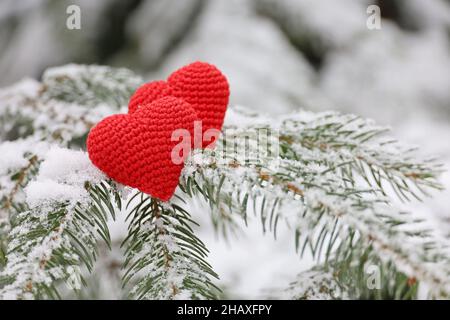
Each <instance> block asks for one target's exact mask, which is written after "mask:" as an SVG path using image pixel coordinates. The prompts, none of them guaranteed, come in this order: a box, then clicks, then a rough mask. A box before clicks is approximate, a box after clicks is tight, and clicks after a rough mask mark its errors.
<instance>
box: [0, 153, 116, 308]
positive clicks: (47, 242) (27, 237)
mask: <svg viewBox="0 0 450 320" xmlns="http://www.w3.org/2000/svg"><path fill="white" fill-rule="evenodd" d="M55 161H57V162H59V161H65V164H66V165H68V168H66V171H64V172H59V173H61V175H58V177H55V176H52V175H53V172H52V170H53V169H52V168H54V166H55V164H56V163H57V162H56V163H55ZM71 164H73V165H74V166H75V167H74V166H71ZM86 165H90V164H89V160H88V159H87V156H86V155H85V154H84V153H82V152H76V151H69V150H64V149H52V151H51V152H50V153H49V154H48V157H47V158H46V159H45V160H44V162H43V163H42V165H41V170H40V173H39V176H38V177H37V180H36V181H33V182H31V183H30V184H29V185H28V186H27V188H26V190H25V191H26V193H27V202H28V204H29V206H30V208H31V209H30V210H29V211H25V212H22V213H19V214H17V215H16V216H14V219H12V221H11V231H10V232H9V234H8V238H9V239H8V245H7V254H6V260H7V263H6V266H5V268H4V270H3V271H2V272H1V273H0V279H1V280H0V297H1V298H3V299H30V298H58V297H59V293H58V284H60V282H61V281H69V282H70V281H72V280H78V279H79V281H81V283H83V278H82V276H81V274H80V273H78V272H79V270H81V269H79V268H80V267H82V266H84V267H86V268H87V269H88V271H91V270H92V268H93V263H94V261H95V259H96V257H97V240H98V239H99V238H101V239H103V240H104V241H105V242H106V243H107V244H109V243H110V236H109V231H108V227H107V225H106V222H107V220H108V218H109V216H113V217H114V210H115V208H114V206H113V204H112V203H113V200H111V199H113V198H114V197H115V191H114V189H112V188H111V187H110V186H108V185H107V184H105V183H104V182H101V180H99V179H102V178H103V175H101V174H99V173H97V172H96V169H95V168H91V167H88V168H86ZM80 168H82V169H83V170H80ZM89 168H90V169H89ZM77 174H78V175H77ZM52 178H53V179H54V180H51V179H52ZM93 183H95V184H93ZM48 189H51V190H48ZM42 192H44V194H42ZM48 192H53V193H54V194H51V196H50V194H48ZM74 277H75V279H74ZM81 283H78V284H75V285H76V286H75V287H72V288H73V289H78V285H80V284H81Z"/></svg>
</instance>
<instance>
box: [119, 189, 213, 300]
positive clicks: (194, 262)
mask: <svg viewBox="0 0 450 320" xmlns="http://www.w3.org/2000/svg"><path fill="white" fill-rule="evenodd" d="M136 200H137V201H136ZM128 205H129V206H131V205H134V207H132V209H131V210H130V213H129V215H128V218H127V219H129V220H130V222H129V233H128V237H127V238H126V239H125V241H124V243H123V245H124V246H126V253H125V255H126V261H125V264H124V268H125V269H126V272H125V275H124V280H123V282H124V286H125V285H127V284H129V283H132V289H131V291H130V296H131V297H134V298H137V299H212V298H215V297H216V296H217V293H218V292H219V291H220V290H219V289H218V288H217V287H216V286H215V285H214V284H213V282H212V281H213V280H214V279H217V278H218V276H217V274H216V273H215V272H214V271H213V270H212V267H211V266H210V265H209V264H208V262H207V261H206V257H207V253H208V250H207V249H206V247H205V245H204V244H203V243H202V242H201V240H200V239H199V238H197V237H196V236H195V234H194V231H193V229H192V226H193V225H196V223H195V222H194V221H193V220H192V219H191V217H190V214H189V213H188V212H187V211H186V210H185V209H183V208H182V207H181V206H180V205H178V204H166V203H161V202H159V201H157V200H155V199H153V198H151V197H148V196H147V195H144V194H142V193H139V192H138V193H136V194H135V195H134V197H132V198H131V199H130V201H129V203H128Z"/></svg>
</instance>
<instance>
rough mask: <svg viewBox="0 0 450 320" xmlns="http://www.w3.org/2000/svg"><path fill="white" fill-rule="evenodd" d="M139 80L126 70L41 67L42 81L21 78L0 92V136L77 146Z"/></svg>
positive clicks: (118, 106)
mask: <svg viewBox="0 0 450 320" xmlns="http://www.w3.org/2000/svg"><path fill="white" fill-rule="evenodd" d="M141 82H142V79H141V78H140V77H138V76H136V75H134V74H133V73H132V72H131V71H129V70H126V69H116V68H110V67H101V66H85V65H68V66H63V67H56V68H50V69H47V70H46V72H45V73H44V76H43V82H42V83H40V82H37V81H34V80H29V79H25V80H23V81H21V82H19V83H17V84H15V85H12V86H10V87H8V88H4V89H2V90H0V123H2V124H4V128H5V130H4V132H2V134H1V136H0V138H1V139H7V140H14V139H17V138H19V137H21V138H24V137H27V136H29V135H34V136H35V137H36V138H39V139H45V140H47V141H49V142H57V143H63V145H66V144H68V143H75V144H76V143H78V144H80V145H83V139H84V137H85V135H86V134H87V132H88V131H89V129H90V128H91V127H92V126H93V125H94V124H95V123H97V122H98V121H100V120H101V119H102V118H104V117H105V116H107V115H110V114H112V113H114V112H117V111H118V110H119V109H120V107H123V106H125V105H126V104H127V102H128V99H129V97H130V95H131V94H132V93H133V92H134V90H135V89H136V88H137V86H138V85H139V84H140V83H141ZM77 139H81V140H82V141H81V142H80V141H78V140H77Z"/></svg>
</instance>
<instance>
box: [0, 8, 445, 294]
mask: <svg viewBox="0 0 450 320" xmlns="http://www.w3.org/2000/svg"><path fill="white" fill-rule="evenodd" d="M70 4H77V5H79V6H80V8H81V23H82V24H81V30H68V29H67V28H66V18H67V14H66V8H67V6H68V5H70ZM370 4H377V5H379V6H380V8H381V14H382V18H383V20H382V24H381V30H369V29H368V28H367V27H366V20H367V17H368V14H367V13H366V9H367V6H368V5H370ZM194 60H203V61H208V62H210V63H213V64H216V65H217V66H218V67H219V68H220V69H221V70H222V71H223V72H224V73H225V74H226V75H227V77H228V80H229V82H230V88H231V104H239V105H245V106H247V107H250V108H251V109H253V110H255V111H260V112H264V113H269V114H271V113H274V114H275V113H277V114H279V113H286V112H289V111H292V110H295V109H299V108H303V109H307V110H312V111H322V110H329V109H332V110H339V111H345V112H351V113H355V114H358V115H361V116H364V117H370V118H373V119H375V120H376V121H377V122H378V123H379V124H381V125H390V126H391V127H392V129H393V131H394V134H395V136H396V137H397V138H399V139H401V140H403V141H406V142H408V143H411V144H415V145H418V146H420V147H421V150H422V153H425V154H427V155H428V154H436V155H438V156H439V157H440V159H441V161H442V162H443V163H444V164H445V168H446V169H447V168H448V167H449V164H450V149H449V148H448V145H449V143H448V140H449V138H450V121H449V120H450V90H449V89H450V1H448V0H428V1H420V0H384V1H375V0H369V1H366V0H340V1H333V0H209V1H203V0H183V1H179V0H178V1H177V0H147V1H146V0H130V1H120V0H96V1H90V0H72V1H66V0H64V1H60V0H59V1H56V0H53V1H50V0H48V1H46V0H21V1H16V0H1V1H0V75H1V76H0V86H2V87H3V86H8V85H11V84H13V83H14V82H16V81H18V80H20V79H22V78H24V77H32V78H37V79H39V77H40V76H41V74H42V72H43V71H44V70H45V69H46V68H47V67H50V66H57V65H63V64H67V63H85V64H104V65H111V66H120V67H127V68H130V69H132V70H134V71H136V72H137V73H139V74H141V75H143V76H144V78H145V79H147V80H153V79H162V78H165V77H166V76H167V75H168V74H169V73H170V72H171V71H172V70H175V69H176V68H178V67H180V66H182V65H184V64H187V63H189V62H191V61H194ZM442 178H443V179H442V182H443V184H444V185H445V186H446V187H447V189H449V188H450V174H449V173H444V175H443V176H442ZM449 195H450V193H449V191H448V190H447V191H444V192H436V193H434V194H433V199H428V200H425V201H424V202H423V203H417V202H413V203H412V204H409V205H408V206H410V207H409V209H410V210H411V211H413V212H415V213H416V214H418V215H420V216H421V217H426V218H427V219H429V221H430V223H432V224H433V225H434V226H435V229H436V231H437V232H439V233H440V234H442V235H443V236H445V237H447V238H448V237H450V211H449V209H448V205H447V203H448V198H449ZM399 205H402V204H401V203H399ZM406 208H407V207H406ZM191 212H193V213H195V219H196V220H197V221H199V222H200V224H201V228H200V229H199V233H198V235H199V237H200V238H201V239H202V240H203V241H205V243H206V245H207V246H208V248H209V249H210V256H209V261H210V262H211V264H212V266H213V267H214V269H215V270H216V271H217V272H218V273H219V274H220V275H221V284H222V285H224V286H225V288H224V289H225V294H226V295H229V296H232V297H235V298H258V297H263V296H266V295H267V294H268V292H272V290H274V289H276V288H277V287H286V285H287V284H288V283H289V282H290V281H291V280H292V276H293V275H295V274H297V273H298V272H299V271H301V270H302V269H307V268H308V267H309V266H310V265H309V264H308V263H309V262H308V260H307V259H306V260H305V259H303V260H302V261H301V263H299V262H300V261H299V260H300V258H299V257H298V255H297V254H296V253H295V250H294V249H293V246H294V244H293V243H292V241H291V234H287V235H286V236H283V232H279V235H278V239H277V241H275V242H274V241H273V238H272V235H270V234H268V235H262V234H261V229H260V227H259V226H258V224H257V223H254V224H249V227H243V228H242V229H241V231H238V232H237V233H236V234H235V235H233V236H231V237H228V238H227V241H218V238H219V239H220V240H223V239H222V237H223V236H221V235H218V234H216V233H215V232H214V230H213V226H212V225H211V221H210V219H209V217H208V216H207V215H206V214H202V210H201V208H196V210H191ZM122 227H123V228H122ZM114 228H115V229H114V230H112V236H113V237H114V238H115V240H116V242H117V243H120V241H121V240H122V239H123V237H124V234H125V231H126V230H125V227H124V226H123V225H121V224H114ZM117 250H118V249H117ZM115 253H116V252H115V251H114V250H113V251H112V252H109V251H107V250H105V253H104V256H102V258H101V260H100V261H99V263H98V266H97V268H98V272H96V281H98V286H92V288H96V289H97V291H96V292H92V293H91V295H92V296H93V297H97V298H115V297H117V296H115V293H116V292H119V290H114V289H115V286H118V285H120V282H119V270H118V269H119V267H120V265H121V263H120V261H117V259H119V257H120V255H118V254H115ZM311 263H312V261H311Z"/></svg>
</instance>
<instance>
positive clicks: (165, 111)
mask: <svg viewBox="0 0 450 320" xmlns="http://www.w3.org/2000/svg"><path fill="white" fill-rule="evenodd" d="M196 118H197V115H196V113H195V111H194V109H193V108H192V107H191V106H190V104H189V103H187V102H185V101H184V100H182V99H178V98H175V97H163V98H161V99H158V100H155V101H153V102H152V103H150V104H143V105H140V107H139V109H138V110H136V112H134V113H133V114H117V115H112V116H109V117H107V118H105V119H103V120H102V121H100V122H99V123H98V124H97V125H96V126H95V127H93V128H92V129H91V131H90V132H89V135H88V138H87V149H88V153H89V158H90V159H91V161H92V162H93V163H94V164H95V165H96V166H97V167H98V168H99V169H100V170H102V171H103V172H104V173H106V174H107V175H108V176H109V177H110V178H112V179H114V180H116V181H118V182H120V183H122V184H125V185H128V186H130V187H133V188H137V189H139V190H140V191H142V192H144V193H147V194H150V195H151V196H152V197H155V198H159V199H161V200H163V201H167V200H169V199H170V197H171V196H172V195H173V193H174V192H175V189H176V187H177V185H178V180H179V177H180V174H181V170H182V168H183V162H182V161H181V162H180V163H178V164H177V163H175V162H174V159H173V152H174V150H176V148H175V147H176V145H179V142H178V141H172V140H173V139H172V134H173V132H174V131H176V130H178V129H185V130H187V133H188V134H191V135H192V134H193V123H194V121H195V119H196ZM180 153H181V154H180V156H181V157H185V156H187V152H186V154H182V153H183V150H181V151H180Z"/></svg>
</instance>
